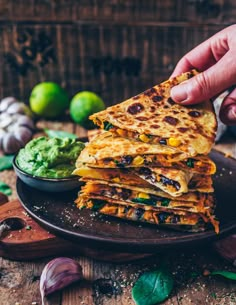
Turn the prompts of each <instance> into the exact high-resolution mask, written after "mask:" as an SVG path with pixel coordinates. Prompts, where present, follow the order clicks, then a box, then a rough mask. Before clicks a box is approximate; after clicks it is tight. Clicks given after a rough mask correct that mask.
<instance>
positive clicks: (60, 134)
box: [44, 128, 78, 139]
mask: <svg viewBox="0 0 236 305" xmlns="http://www.w3.org/2000/svg"><path fill="white" fill-rule="evenodd" d="M44 132H45V133H46V134H47V135H48V136H49V138H70V139H77V138H78V137H77V135H76V134H74V133H70V132H67V131H63V130H53V129H48V128H44Z"/></svg>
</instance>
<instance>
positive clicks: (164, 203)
mask: <svg viewBox="0 0 236 305" xmlns="http://www.w3.org/2000/svg"><path fill="white" fill-rule="evenodd" d="M169 203H170V199H168V198H164V199H163V200H161V206H162V207H167V206H168V205H169Z"/></svg>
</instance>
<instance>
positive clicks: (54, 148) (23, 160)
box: [16, 137, 85, 178]
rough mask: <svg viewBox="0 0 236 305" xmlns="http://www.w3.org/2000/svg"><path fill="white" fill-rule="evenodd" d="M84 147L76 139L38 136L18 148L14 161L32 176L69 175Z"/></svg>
mask: <svg viewBox="0 0 236 305" xmlns="http://www.w3.org/2000/svg"><path fill="white" fill-rule="evenodd" d="M84 147H85V145H84V143H82V142H79V141H77V140H76V139H70V138H47V137H39V138H36V139H33V140H31V141H30V142H28V143H27V144H26V146H25V147H24V148H22V149H20V151H19V153H18V155H17V158H16V163H17V165H18V166H19V168H21V169H22V170H23V171H25V172H26V173H28V174H31V175H34V176H38V177H46V178H64V177H69V176H72V172H73V170H74V169H75V161H76V159H77V157H78V156H79V154H80V152H81V151H82V150H83V148H84Z"/></svg>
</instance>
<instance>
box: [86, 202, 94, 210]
mask: <svg viewBox="0 0 236 305" xmlns="http://www.w3.org/2000/svg"><path fill="white" fill-rule="evenodd" d="M92 207H93V203H92V202H91V201H89V202H88V203H87V208H89V209H92Z"/></svg>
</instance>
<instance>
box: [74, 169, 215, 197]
mask: <svg viewBox="0 0 236 305" xmlns="http://www.w3.org/2000/svg"><path fill="white" fill-rule="evenodd" d="M73 174H74V175H78V176H80V177H82V178H81V179H80V180H81V181H88V180H100V181H106V182H108V181H109V182H110V183H116V184H125V185H129V186H139V187H142V188H150V189H151V188H152V189H153V191H154V192H156V191H159V192H163V191H162V190H160V189H159V188H158V187H157V186H156V185H153V184H152V183H150V182H149V181H146V180H144V179H142V178H141V177H139V176H137V174H135V173H134V172H132V171H130V170H128V169H126V168H124V169H123V168H122V169H117V168H114V169H113V168H112V169H111V168H105V169H103V168H92V167H88V166H81V167H80V168H77V169H75V170H74V172H73ZM188 190H189V192H190V193H184V194H182V195H179V196H178V197H179V198H180V196H185V197H187V196H191V197H192V196H193V195H192V194H191V193H192V192H203V193H212V192H213V191H214V189H213V187H212V178H211V176H208V175H197V174H196V175H193V177H192V179H191V180H190V181H189V184H188Z"/></svg>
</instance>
